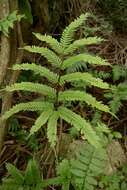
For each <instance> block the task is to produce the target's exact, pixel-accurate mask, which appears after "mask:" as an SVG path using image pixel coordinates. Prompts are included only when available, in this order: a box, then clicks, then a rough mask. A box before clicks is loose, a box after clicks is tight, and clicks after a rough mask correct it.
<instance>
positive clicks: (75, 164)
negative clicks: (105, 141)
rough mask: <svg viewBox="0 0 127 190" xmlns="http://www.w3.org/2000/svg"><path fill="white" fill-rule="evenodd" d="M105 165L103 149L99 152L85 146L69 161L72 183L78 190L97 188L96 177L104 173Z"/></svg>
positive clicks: (105, 158) (105, 155)
mask: <svg viewBox="0 0 127 190" xmlns="http://www.w3.org/2000/svg"><path fill="white" fill-rule="evenodd" d="M106 163H107V154H106V151H105V149H102V150H101V151H100V150H98V149H96V148H94V147H93V146H91V145H90V144H85V145H84V146H83V147H82V148H81V150H80V151H79V153H78V154H77V156H76V159H74V160H71V172H72V176H73V181H74V182H73V183H74V184H75V186H76V189H78V190H93V189H95V187H96V186H97V177H98V176H99V175H101V174H103V173H104V168H105V165H106Z"/></svg>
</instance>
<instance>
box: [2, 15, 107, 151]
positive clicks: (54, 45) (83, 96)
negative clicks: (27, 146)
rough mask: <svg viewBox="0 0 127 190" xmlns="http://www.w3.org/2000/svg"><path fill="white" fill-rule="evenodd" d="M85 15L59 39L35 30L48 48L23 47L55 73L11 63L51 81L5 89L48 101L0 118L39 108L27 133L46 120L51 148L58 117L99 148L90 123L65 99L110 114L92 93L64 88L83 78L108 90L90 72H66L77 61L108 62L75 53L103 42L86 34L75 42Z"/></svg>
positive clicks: (26, 105) (20, 106) (18, 108)
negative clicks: (70, 107) (43, 60)
mask: <svg viewBox="0 0 127 190" xmlns="http://www.w3.org/2000/svg"><path fill="white" fill-rule="evenodd" d="M87 17H88V14H82V15H81V16H80V17H78V18H77V19H76V20H74V21H73V22H72V23H71V24H70V25H69V26H67V27H66V28H65V30H64V31H63V33H62V36H61V39H60V42H59V41H57V40H56V39H54V38H52V37H51V36H48V35H41V34H39V33H34V35H35V37H36V38H37V39H39V40H40V41H42V42H46V43H47V44H48V47H49V48H48V47H38V46H26V47H24V49H25V50H27V51H29V52H31V53H38V54H40V55H41V56H43V57H44V58H46V59H47V61H48V62H49V63H50V64H51V67H52V68H53V71H54V70H57V72H56V73H55V72H53V71H51V70H50V69H49V68H46V67H44V66H40V65H37V64H35V63H23V64H21V65H19V64H16V65H14V66H13V69H14V70H30V71H33V73H34V74H39V75H40V76H41V77H44V78H46V79H47V80H48V81H49V82H50V83H49V86H48V85H47V84H40V83H34V82H21V83H15V84H13V85H11V86H7V87H6V88H5V90H6V91H8V92H13V91H15V90H21V91H29V92H35V93H39V94H41V95H43V96H45V97H48V99H47V101H37V102H36V101H33V102H27V103H19V104H17V105H14V106H13V107H12V108H11V109H10V110H9V111H7V112H6V113H5V114H4V115H3V116H2V119H8V118H9V117H11V116H12V115H13V114H16V113H17V112H19V111H27V110H28V111H29V110H30V111H38V110H39V113H40V112H41V113H40V116H39V117H38V118H37V120H36V121H35V124H34V125H33V126H32V127H31V130H30V135H33V134H34V133H35V132H37V131H38V130H39V129H40V128H41V127H42V126H43V125H44V124H46V123H47V136H48V140H49V142H50V144H51V146H52V147H54V146H55V144H56V142H57V122H58V121H59V119H62V120H65V121H66V122H67V123H69V124H70V125H73V126H74V127H75V128H76V129H77V130H78V131H80V132H81V134H82V136H84V137H85V139H87V140H88V142H89V143H91V144H92V145H94V146H95V147H101V142H100V138H99V136H98V135H97V134H96V131H95V130H94V129H93V128H92V126H91V124H90V122H89V121H87V120H86V119H85V118H83V117H81V116H80V115H79V114H77V113H74V112H73V111H72V110H71V109H69V108H68V106H67V104H65V103H66V102H74V101H82V102H85V103H87V104H88V105H89V106H92V107H94V108H96V109H99V110H101V111H104V112H108V113H110V109H109V108H108V106H107V105H104V104H103V103H102V102H99V101H97V100H96V98H95V97H93V96H92V95H91V94H89V93H86V92H85V91H81V90H80V91H79V90H76V89H74V88H73V89H72V88H71V85H70V88H68V89H67V88H65V87H66V83H70V84H71V83H73V82H75V81H76V82H80V81H83V82H85V84H87V85H92V86H95V87H98V88H101V89H110V86H109V84H108V83H106V82H103V80H101V79H99V78H95V77H94V76H92V75H91V74H90V73H87V72H84V73H82V72H73V73H69V74H67V73H66V70H67V68H69V67H71V66H72V65H73V64H78V62H79V61H83V62H86V63H88V64H95V65H100V66H102V65H109V63H108V62H107V61H105V60H103V59H102V58H100V57H98V56H95V55H91V54H89V53H87V54H86V53H84V54H83V53H81V54H80V53H79V54H78V55H77V54H76V53H75V52H76V50H77V49H79V48H81V47H84V46H86V45H92V44H98V43H100V42H101V41H102V39H101V38H98V37H88V38H83V39H79V40H75V41H74V33H75V32H76V31H77V29H79V28H80V27H81V26H82V25H83V24H84V22H85V21H86V19H87ZM55 68H57V69H55ZM65 89H66V90H65Z"/></svg>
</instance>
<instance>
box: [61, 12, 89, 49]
mask: <svg viewBox="0 0 127 190" xmlns="http://www.w3.org/2000/svg"><path fill="white" fill-rule="evenodd" d="M88 16H89V15H88V14H82V15H81V16H80V17H78V18H77V19H75V20H74V21H73V22H71V24H70V25H69V26H67V27H66V28H65V29H64V31H63V33H62V37H61V40H60V42H61V45H62V47H63V48H64V49H66V48H67V47H68V45H70V43H71V42H72V41H73V36H74V32H75V31H76V30H77V29H79V27H80V26H82V25H83V24H84V22H85V21H86V20H87V18H88Z"/></svg>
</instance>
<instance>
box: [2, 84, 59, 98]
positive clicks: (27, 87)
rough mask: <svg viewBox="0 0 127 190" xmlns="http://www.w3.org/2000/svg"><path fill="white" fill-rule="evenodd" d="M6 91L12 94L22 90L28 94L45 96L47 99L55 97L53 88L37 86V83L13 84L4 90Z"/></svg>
mask: <svg viewBox="0 0 127 190" xmlns="http://www.w3.org/2000/svg"><path fill="white" fill-rule="evenodd" d="M5 90H6V91H8V92H13V91H16V90H23V91H29V92H35V93H40V94H43V95H45V96H49V97H52V98H54V97H56V92H55V90H54V89H53V88H51V87H49V86H47V85H43V84H39V83H33V82H21V83H15V84H12V85H11V86H7V87H6V88H5Z"/></svg>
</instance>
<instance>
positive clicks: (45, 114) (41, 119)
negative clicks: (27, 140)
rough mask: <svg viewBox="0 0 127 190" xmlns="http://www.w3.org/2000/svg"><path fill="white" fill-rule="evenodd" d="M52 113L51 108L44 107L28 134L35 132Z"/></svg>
mask: <svg viewBox="0 0 127 190" xmlns="http://www.w3.org/2000/svg"><path fill="white" fill-rule="evenodd" d="M52 113H53V110H52V109H46V110H45V111H44V112H42V113H41V115H40V116H39V117H38V118H37V120H36V121H35V124H34V125H33V126H32V128H31V129H30V136H31V135H33V134H34V133H35V132H37V131H38V130H39V129H40V128H41V127H42V126H43V125H44V124H45V123H46V122H47V121H48V119H49V117H50V115H51V114H52Z"/></svg>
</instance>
